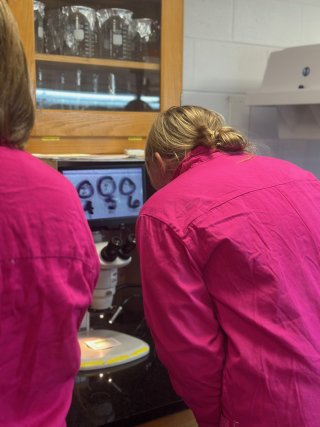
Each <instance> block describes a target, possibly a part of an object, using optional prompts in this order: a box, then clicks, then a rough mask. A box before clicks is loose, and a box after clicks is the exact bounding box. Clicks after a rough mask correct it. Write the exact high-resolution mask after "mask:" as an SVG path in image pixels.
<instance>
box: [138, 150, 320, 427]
mask: <svg viewBox="0 0 320 427" xmlns="http://www.w3.org/2000/svg"><path fill="white" fill-rule="evenodd" d="M137 240H138V249H139V253H140V257H141V273H142V284H143V295H144V305H145V314H146V318H147V321H148V324H149V326H150V329H151V331H152V334H153V337H154V339H155V342H156V346H157V352H158V355H159V358H160V360H161V361H162V362H163V363H164V365H165V366H166V367H167V369H168V371H169V375H170V378H171V380H172V384H173V386H174V388H175V390H176V392H177V393H178V394H179V395H180V396H181V397H182V398H183V399H184V401H185V402H186V404H187V405H188V406H189V407H190V408H191V409H192V410H193V412H194V414H195V416H196V419H197V421H198V423H199V426H200V427H218V426H221V427H319V426H320V182H319V181H318V180H317V179H316V178H315V177H314V176H313V175H312V174H311V173H309V172H306V171H303V170H301V169H300V168H298V167H297V166H295V165H293V164H290V163H287V162H284V161H281V160H277V159H272V158H268V157H259V156H253V155H248V154H234V155H229V154H224V153H221V152H210V151H209V150H208V149H206V148H203V147H202V148H197V149H195V150H194V152H193V153H192V154H191V155H190V156H189V157H187V158H186V159H185V160H184V161H183V163H182V164H181V165H180V167H179V168H178V170H177V172H176V175H175V178H174V179H173V180H172V181H171V182H170V183H169V184H168V185H166V186H165V187H164V188H162V189H161V190H159V191H158V192H156V193H155V194H154V195H153V196H152V197H151V198H150V199H149V200H148V201H147V202H146V204H145V205H144V207H143V209H142V212H141V215H140V218H139V220H138V223H137Z"/></svg>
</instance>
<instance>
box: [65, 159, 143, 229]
mask: <svg viewBox="0 0 320 427" xmlns="http://www.w3.org/2000/svg"><path fill="white" fill-rule="evenodd" d="M128 168H130V169H134V168H139V169H141V172H142V175H141V176H142V199H143V200H142V202H143V203H144V202H145V201H146V199H147V194H146V192H147V172H146V167H145V162H144V160H136V159H135V160H129V159H126V160H123V161H110V160H107V161H102V160H99V161H93V160H90V161H63V162H59V163H58V168H57V169H58V171H59V172H60V173H62V174H63V172H64V171H68V170H75V171H76V170H86V169H128ZM63 176H65V175H63ZM65 178H66V179H68V178H67V177H65ZM69 182H70V181H69ZM138 215H139V213H138V214H137V215H133V216H124V217H117V218H102V219H100V218H99V219H88V218H86V219H87V221H88V224H89V227H90V229H91V231H102V230H108V229H116V228H118V227H121V226H122V225H123V224H125V225H130V224H135V222H136V220H137V218H138Z"/></svg>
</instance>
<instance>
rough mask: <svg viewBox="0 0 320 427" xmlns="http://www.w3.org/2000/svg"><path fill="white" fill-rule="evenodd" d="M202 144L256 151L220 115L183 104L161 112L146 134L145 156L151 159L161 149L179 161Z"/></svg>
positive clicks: (225, 149)
mask: <svg viewBox="0 0 320 427" xmlns="http://www.w3.org/2000/svg"><path fill="white" fill-rule="evenodd" d="M199 145H203V146H205V147H208V148H212V149H216V150H221V151H229V152H230V151H232V152H236V151H239V152H241V151H249V152H250V151H253V146H252V145H251V144H250V143H249V142H248V141H247V139H246V138H245V137H244V136H243V135H242V134H241V133H240V132H238V131H237V130H235V129H233V128H232V127H230V126H227V125H226V124H225V122H224V118H223V117H222V116H221V115H220V114H218V113H216V112H214V111H210V110H207V109H205V108H202V107H197V106H191V105H184V106H180V107H171V108H169V109H168V110H167V111H164V112H162V113H159V114H158V116H157V117H156V119H155V121H154V122H153V124H152V126H151V129H150V132H149V134H148V137H147V142H146V148H145V156H146V159H147V160H148V159H150V158H152V157H153V155H154V153H156V152H158V153H159V154H160V155H161V156H162V157H164V158H167V159H171V160H176V161H178V162H179V161H181V160H182V159H183V158H184V157H185V155H186V154H187V153H188V152H189V151H191V150H192V149H193V148H195V147H197V146H199Z"/></svg>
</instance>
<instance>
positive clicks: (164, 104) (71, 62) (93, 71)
mask: <svg viewBox="0 0 320 427" xmlns="http://www.w3.org/2000/svg"><path fill="white" fill-rule="evenodd" d="M8 3H9V5H10V7H11V9H12V11H13V13H14V15H15V17H16V19H17V21H18V25H19V29H20V34H21V38H22V41H23V44H24V47H25V50H26V54H27V60H28V64H29V69H30V74H31V79H32V87H33V94H34V100H35V104H36V108H37V109H36V123H35V126H34V129H33V132H32V135H31V138H30V140H29V142H28V145H27V149H28V150H29V151H31V152H36V153H45V154H49V153H50V154H51V153H52V154H54V153H55V154H62V153H88V154H114V153H123V150H124V148H143V147H144V142H145V137H146V135H147V133H148V130H149V128H150V125H151V123H152V122H153V119H154V117H155V115H156V114H157V111H159V110H160V111H163V110H165V109H167V108H168V107H170V106H172V105H179V104H180V96H181V90H182V39H183V0H42V3H43V4H44V5H45V9H46V10H47V9H48V10H50V9H59V8H60V9H61V8H63V7H64V6H67V7H69V8H70V9H71V6H72V7H73V8H74V6H73V5H79V4H80V5H82V6H83V7H84V8H87V9H89V8H93V9H94V10H96V11H97V10H101V9H102V8H106V9H108V10H113V9H114V8H122V9H121V10H123V9H126V10H129V11H131V12H132V17H133V18H132V20H137V21H138V20H139V18H141V17H143V18H142V19H144V17H146V18H148V17H149V18H152V20H153V21H155V22H157V23H158V39H157V43H155V44H154V46H156V48H157V49H155V50H156V52H152V53H151V54H150V55H149V57H146V56H141V57H137V56H135V55H134V54H133V53H132V51H130V52H129V54H128V55H127V56H125V55H123V57H117V56H116V55H113V56H111V55H110V52H111V51H110V50H109V51H108V52H107V55H106V56H103V54H101V52H100V51H99V50H96V51H95V52H94V53H93V54H92V53H89V55H87V52H85V54H84V55H83V54H81V53H80V54H79V53H78V52H77V53H75V54H74V53H72V52H71V54H70V53H66V52H62V51H61V52H59V51H58V53H57V52H52V50H51V51H49V53H48V49H44V50H43V51H39V50H40V49H39V47H38V44H37V49H36V43H35V35H36V34H40V33H39V31H40V30H39V28H37V27H35V25H34V19H35V18H36V12H35V11H34V9H35V4H36V3H37V2H36V1H34V0H8ZM144 5H145V6H144ZM144 7H145V11H144ZM157 14H158V16H157ZM135 17H138V18H135ZM78 23H79V21H77V24H78ZM65 28H66V24H64V28H62V31H64V29H65ZM41 31H42V28H41ZM79 31H80V30H79ZM78 33H79V32H78ZM82 36H83V34H82ZM98 36H99V34H98ZM80 37H81V32H80ZM109 37H113V36H109ZM114 37H115V36H114ZM100 45H101V43H100ZM108 55H109V57H108ZM43 73H44V74H47V76H48V77H47V78H46V77H44V78H43V76H42V74H43ZM77 73H78V74H77ZM81 73H82V75H83V76H85V78H86V85H87V87H86V88H85V89H84V90H83V92H81V94H80V95H79V99H80V102H82V104H81V105H80V104H79V105H77V104H74V103H73V104H72V103H71V104H69V101H68V100H67V101H66V100H65V94H67V95H68V96H72V97H73V99H78V98H76V97H77V96H78V94H77V90H76V86H75V85H76V84H77V81H78V83H79V79H78V77H79V76H80V75H81ZM102 74H103V78H104V79H105V80H106V76H107V75H108V76H109V77H108V78H109V80H110V77H111V78H112V79H113V83H114V81H116V83H115V87H113V88H111V95H110V93H109V92H110V88H109V89H106V87H107V83H104V88H103V89H101V92H99V90H98V89H97V79H98V77H99V75H100V76H101V75H102ZM65 75H67V76H68V77H69V80H70V76H72V79H73V81H71V80H70V81H69V83H68V84H69V87H68V88H67V90H64V88H62V89H61V87H59V85H62V84H64V80H65V77H64V76H65ZM118 76H119V78H118ZM77 79H78V80H77ZM117 79H118V81H119V89H118V87H117V85H118V83H117ZM143 79H145V81H146V82H147V83H148V82H149V83H150V82H151V84H150V85H149V87H151V92H152V94H151V96H150V98H148V95H147V94H146V98H145V99H146V101H147V102H146V104H148V99H152V100H153V101H152V102H154V104H152V105H153V106H152V108H147V109H142V111H136V110H135V109H133V110H132V109H131V110H130V108H127V106H126V105H127V104H126V105H125V104H124V102H126V101H121V102H122V104H121V103H120V104H121V105H120V104H119V103H118V100H119V99H120V95H119V94H118V93H115V92H117V91H118V90H119V92H121V93H122V94H123V93H124V92H125V95H126V96H129V98H125V97H123V99H127V101H130V96H131V100H132V97H133V96H135V97H137V98H139V99H140V98H141V84H142V83H143V81H144V80H143ZM101 81H102V80H101ZM88 82H89V83H88ZM139 82H140V83H139ZM141 82H142V83H141ZM43 83H44V85H45V88H44V89H43ZM147 83H146V84H145V86H147ZM72 84H73V86H72ZM95 84H96V87H95V89H94V86H95ZM79 85H80V84H79ZM89 86H90V88H89V89H88V87H89ZM120 86H121V88H120ZM129 86H130V87H129ZM131 86H136V87H134V88H133V90H132V87H131ZM108 87H109V86H108ZM139 87H140V89H139ZM139 91H140V93H139ZM142 91H143V89H142ZM149 92H150V90H149ZM61 94H62V95H61ZM83 94H84V95H85V98H83ZM49 95H50V96H51V95H52V96H53V98H54V97H55V98H56V100H55V101H52V99H53V98H52V99H49V98H48V97H49ZM113 95H116V97H114V96H113ZM59 96H60V98H59ZM142 96H143V93H142ZM89 97H91V98H92V97H93V98H94V100H95V101H94V102H95V103H93V104H92V105H91V104H88V105H83V99H88V98H89ZM107 99H116V101H117V103H118V104H119V105H120V106H118V104H117V106H116V107H114V106H112V105H111V106H110V105H109V104H107V101H106V100H107ZM141 99H143V98H141ZM77 102H78V101H77ZM90 102H91V101H90ZM97 103H98V104H97ZM99 103H100V104H99ZM97 105H99V106H98V107H97ZM148 105H149V104H148ZM150 105H151V103H150ZM134 108H135V107H134Z"/></svg>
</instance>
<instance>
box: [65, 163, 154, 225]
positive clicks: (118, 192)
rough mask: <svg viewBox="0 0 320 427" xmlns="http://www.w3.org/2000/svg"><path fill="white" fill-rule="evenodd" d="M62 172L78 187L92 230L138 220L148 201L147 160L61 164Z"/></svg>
mask: <svg viewBox="0 0 320 427" xmlns="http://www.w3.org/2000/svg"><path fill="white" fill-rule="evenodd" d="M58 170H59V171H60V172H61V173H62V174H63V175H64V176H65V177H66V178H67V179H68V180H69V181H70V182H71V183H72V184H73V185H74V187H75V188H76V190H77V192H78V195H79V198H80V201H81V204H82V206H83V210H84V213H85V215H86V218H87V220H88V223H89V226H90V228H91V230H93V231H94V230H103V229H108V228H115V227H117V226H119V225H120V224H132V223H134V222H135V221H136V219H137V217H138V214H139V212H140V209H141V207H142V205H143V203H144V202H145V200H146V171H145V165H144V162H143V161H130V160H125V161H109V160H107V161H71V162H61V163H60V164H59V165H58Z"/></svg>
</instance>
